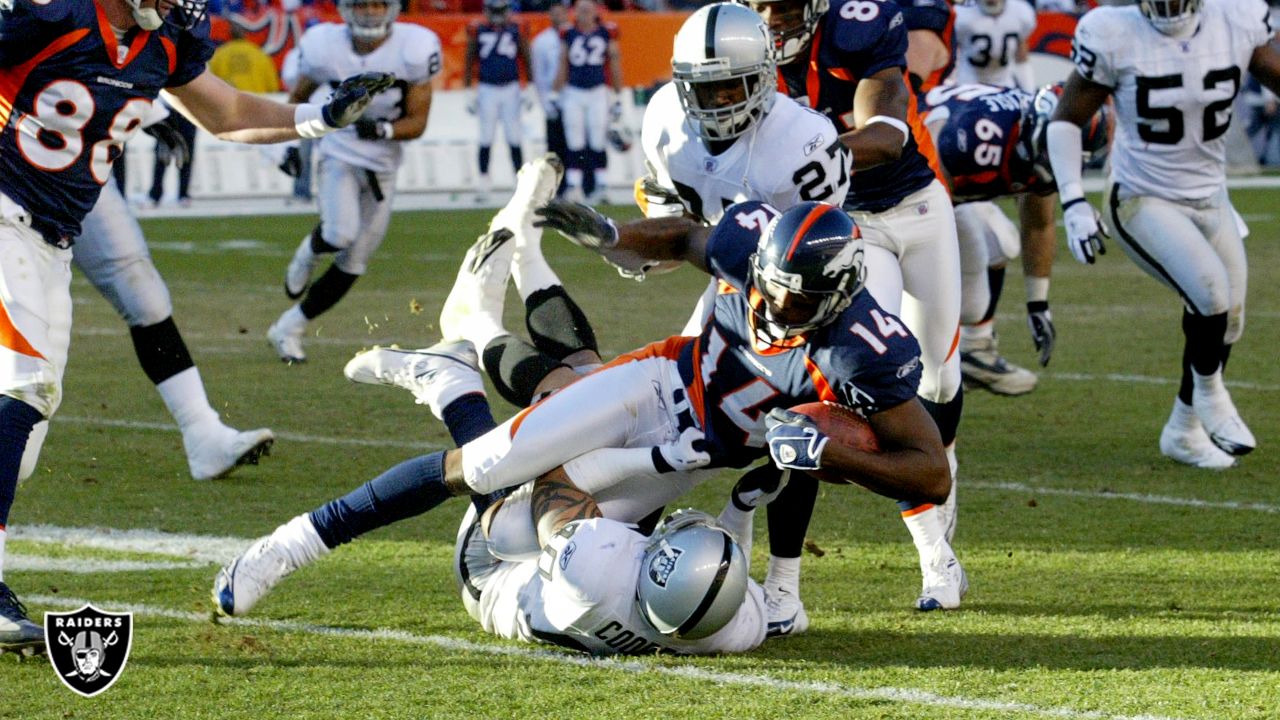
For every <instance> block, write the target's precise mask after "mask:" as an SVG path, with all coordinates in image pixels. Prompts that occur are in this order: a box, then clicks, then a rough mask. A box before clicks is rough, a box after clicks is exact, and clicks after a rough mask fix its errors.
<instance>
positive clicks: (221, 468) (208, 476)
mask: <svg viewBox="0 0 1280 720" xmlns="http://www.w3.org/2000/svg"><path fill="white" fill-rule="evenodd" d="M275 439H276V436H275V434H274V433H272V432H271V431H270V430H268V429H266V428H259V429H257V430H246V431H244V432H240V431H239V430H236V429H235V428H230V427H227V426H226V425H223V424H222V423H220V422H219V423H214V424H212V425H210V426H208V427H201V428H193V429H192V430H191V431H190V432H188V433H183V435H182V444H183V446H184V447H185V448H186V451H187V465H188V467H190V468H191V477H192V478H194V479H196V480H217V479H218V478H221V477H226V476H227V475H228V474H230V473H231V471H232V470H235V469H236V468H238V467H240V466H241V465H257V464H258V460H260V459H261V458H262V457H263V456H266V455H270V454H271V444H272V443H274V442H275Z"/></svg>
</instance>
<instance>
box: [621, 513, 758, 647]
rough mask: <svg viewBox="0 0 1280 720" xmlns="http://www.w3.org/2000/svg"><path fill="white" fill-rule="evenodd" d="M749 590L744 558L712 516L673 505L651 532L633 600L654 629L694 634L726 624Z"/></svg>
mask: <svg viewBox="0 0 1280 720" xmlns="http://www.w3.org/2000/svg"><path fill="white" fill-rule="evenodd" d="M746 594H747V559H746V557H745V556H744V555H743V554H742V548H740V547H738V543H736V542H734V539H733V536H732V535H730V534H729V531H728V530H725V529H724V528H723V527H721V526H720V524H719V523H717V522H716V520H715V518H713V517H711V516H710V515H708V514H706V513H704V512H699V511H697V510H687V509H686V510H677V511H676V512H674V513H672V514H671V515H668V516H667V518H666V519H665V520H663V521H662V524H661V525H659V526H658V528H657V529H656V530H654V532H653V536H652V537H651V538H650V540H649V544H648V546H647V547H646V548H645V551H644V559H643V561H642V562H641V564H640V583H639V585H638V586H637V588H636V602H637V603H639V606H640V612H641V613H642V614H643V615H644V617H645V619H646V620H648V622H649V624H650V625H652V626H653V628H654V629H655V630H657V631H658V632H660V633H662V634H663V635H669V636H671V637H677V638H684V639H689V640H696V639H698V638H704V637H707V636H708V635H711V634H713V633H715V632H716V631H718V630H720V629H721V628H723V627H724V626H725V625H727V624H729V621H730V620H732V619H733V616H734V615H735V614H737V612H738V609H739V608H740V607H742V601H743V599H744V598H745V597H746Z"/></svg>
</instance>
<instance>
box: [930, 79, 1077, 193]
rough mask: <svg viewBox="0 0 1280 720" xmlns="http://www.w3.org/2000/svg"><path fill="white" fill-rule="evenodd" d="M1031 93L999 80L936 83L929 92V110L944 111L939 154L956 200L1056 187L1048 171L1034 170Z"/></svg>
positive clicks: (1038, 191)
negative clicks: (1028, 124) (1028, 129)
mask: <svg viewBox="0 0 1280 720" xmlns="http://www.w3.org/2000/svg"><path fill="white" fill-rule="evenodd" d="M1032 98H1033V96H1032V95H1031V94H1030V93H1027V92H1023V91H1022V90H1019V89H1017V88H1001V87H997V86H995V85H959V86H944V87H939V88H935V89H934V90H933V91H932V92H930V93H929V94H928V95H927V96H926V101H927V102H928V105H929V113H930V114H932V113H935V112H945V113H946V117H947V119H946V124H945V125H943V126H942V129H941V130H939V131H938V144H937V147H938V158H939V159H940V160H941V161H942V166H943V167H944V168H946V170H947V173H948V174H949V175H950V176H951V197H952V199H953V200H954V201H955V202H957V203H961V202H972V201H975V200H990V199H992V198H997V197H1004V196H1006V195H1016V194H1019V193H1024V192H1034V193H1037V194H1042V195H1043V194H1048V193H1052V192H1056V191H1057V188H1056V187H1055V186H1054V183H1053V181H1052V179H1051V176H1050V175H1049V173H1048V171H1047V170H1046V171H1044V172H1042V173H1038V172H1036V169H1035V158H1034V157H1033V155H1032V152H1031V144H1030V138H1028V137H1026V136H1025V135H1024V132H1025V127H1024V117H1025V116H1026V113H1027V112H1029V111H1030V107H1031V100H1032Z"/></svg>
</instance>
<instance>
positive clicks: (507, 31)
mask: <svg viewBox="0 0 1280 720" xmlns="http://www.w3.org/2000/svg"><path fill="white" fill-rule="evenodd" d="M471 34H472V37H473V38H474V40H473V41H474V42H475V43H476V55H477V57H478V58H479V60H480V82H482V83H487V84H489V85H506V84H508V83H513V82H516V81H517V80H519V79H520V70H519V65H518V63H517V60H516V58H517V56H518V55H519V47H520V42H519V41H520V27H519V26H518V25H516V24H515V23H513V22H509V23H503V24H502V25H494V24H492V23H489V22H478V23H475V24H473V25H472V26H471Z"/></svg>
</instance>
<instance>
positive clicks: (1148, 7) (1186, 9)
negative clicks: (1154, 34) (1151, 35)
mask: <svg viewBox="0 0 1280 720" xmlns="http://www.w3.org/2000/svg"><path fill="white" fill-rule="evenodd" d="M1138 7H1139V9H1141V10H1142V14H1143V15H1145V16H1146V18H1147V20H1148V21H1150V22H1151V25H1152V26H1154V27H1155V29H1156V30H1159V31H1160V32H1161V33H1163V34H1165V35H1168V36H1170V37H1176V38H1185V37H1187V36H1189V35H1191V33H1193V32H1195V29H1196V21H1197V20H1198V18H1199V15H1200V0H1139V2H1138Z"/></svg>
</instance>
